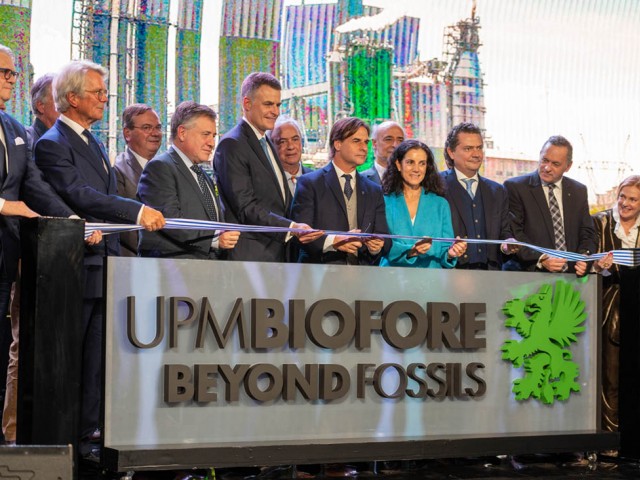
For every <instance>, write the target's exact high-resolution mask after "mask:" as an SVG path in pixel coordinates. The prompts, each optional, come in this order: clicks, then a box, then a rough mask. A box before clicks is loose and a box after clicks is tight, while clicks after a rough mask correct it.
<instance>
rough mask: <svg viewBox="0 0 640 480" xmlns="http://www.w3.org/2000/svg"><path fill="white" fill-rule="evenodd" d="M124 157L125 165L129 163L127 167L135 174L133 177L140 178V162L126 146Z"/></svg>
mask: <svg viewBox="0 0 640 480" xmlns="http://www.w3.org/2000/svg"><path fill="white" fill-rule="evenodd" d="M125 158H126V161H127V165H129V168H130V169H131V171H132V172H133V173H134V175H135V177H134V178H140V175H142V166H141V165H140V162H138V160H137V159H136V157H135V156H134V155H133V153H132V152H131V150H129V149H128V148H127V156H126V157H125Z"/></svg>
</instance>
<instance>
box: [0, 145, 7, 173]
mask: <svg viewBox="0 0 640 480" xmlns="http://www.w3.org/2000/svg"><path fill="white" fill-rule="evenodd" d="M6 157H7V150H6V149H5V147H4V142H3V141H2V140H0V182H4V179H5V178H6V177H7V159H6Z"/></svg>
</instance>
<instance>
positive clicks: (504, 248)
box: [500, 238, 520, 255]
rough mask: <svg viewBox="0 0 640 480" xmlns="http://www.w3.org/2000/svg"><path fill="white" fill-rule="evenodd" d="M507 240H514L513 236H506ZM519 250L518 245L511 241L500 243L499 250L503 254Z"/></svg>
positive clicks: (511, 253) (510, 253)
mask: <svg viewBox="0 0 640 480" xmlns="http://www.w3.org/2000/svg"><path fill="white" fill-rule="evenodd" d="M507 240H515V238H507ZM518 250H520V245H514V244H513V243H503V244H502V245H500V251H501V252H502V253H504V254H505V255H513V254H514V253H518Z"/></svg>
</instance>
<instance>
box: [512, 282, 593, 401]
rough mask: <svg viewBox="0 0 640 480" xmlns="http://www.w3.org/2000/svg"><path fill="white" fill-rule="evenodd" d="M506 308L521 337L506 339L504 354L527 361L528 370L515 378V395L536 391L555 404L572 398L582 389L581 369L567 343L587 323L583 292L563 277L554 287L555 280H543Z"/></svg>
mask: <svg viewBox="0 0 640 480" xmlns="http://www.w3.org/2000/svg"><path fill="white" fill-rule="evenodd" d="M502 311H503V312H504V313H505V315H506V316H507V320H506V321H505V325H506V326H507V327H511V328H515V330H516V332H517V333H518V334H519V335H520V336H521V337H522V340H506V341H505V342H504V344H503V345H502V349H501V350H502V352H503V353H502V359H503V360H508V361H510V362H511V363H512V364H513V365H514V366H515V367H517V368H520V367H522V366H523V365H524V376H523V377H522V378H518V379H516V380H514V381H513V389H512V391H513V393H515V394H516V400H526V399H528V398H529V397H533V398H536V399H538V400H540V401H542V402H543V403H546V404H552V403H553V402H554V401H555V400H556V399H559V400H567V399H568V398H569V395H570V394H571V392H572V391H573V392H579V391H580V385H579V384H578V383H577V382H576V379H577V378H578V375H579V373H580V369H579V367H578V365H577V364H576V363H574V362H572V361H571V358H572V355H571V351H569V349H567V348H565V347H568V346H569V345H570V344H571V343H572V342H576V341H577V338H576V335H577V334H578V333H581V332H583V331H584V329H585V327H584V326H581V325H582V323H583V322H584V321H585V319H586V317H587V315H586V313H585V312H584V302H583V301H582V300H580V293H579V292H577V291H576V290H574V289H573V288H572V287H571V285H569V284H568V283H567V282H563V281H558V282H556V288H555V293H554V291H553V289H552V287H551V285H548V284H545V285H542V286H541V287H540V290H539V291H538V293H535V294H533V295H530V296H529V297H527V299H526V301H523V300H520V299H513V300H509V301H507V302H506V303H505V304H504V307H502Z"/></svg>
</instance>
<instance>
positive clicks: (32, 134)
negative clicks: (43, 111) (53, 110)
mask: <svg viewBox="0 0 640 480" xmlns="http://www.w3.org/2000/svg"><path fill="white" fill-rule="evenodd" d="M25 130H26V132H27V139H28V140H27V145H28V147H29V152H30V153H31V156H32V158H33V151H34V148H35V146H36V142H37V141H38V140H39V139H40V137H41V136H42V135H44V133H45V132H46V131H47V130H48V128H47V126H46V125H45V124H44V123H42V120H40V119H39V118H36V119H35V120H34V122H33V124H32V125H31V126H30V127H27V128H26V129H25Z"/></svg>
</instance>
